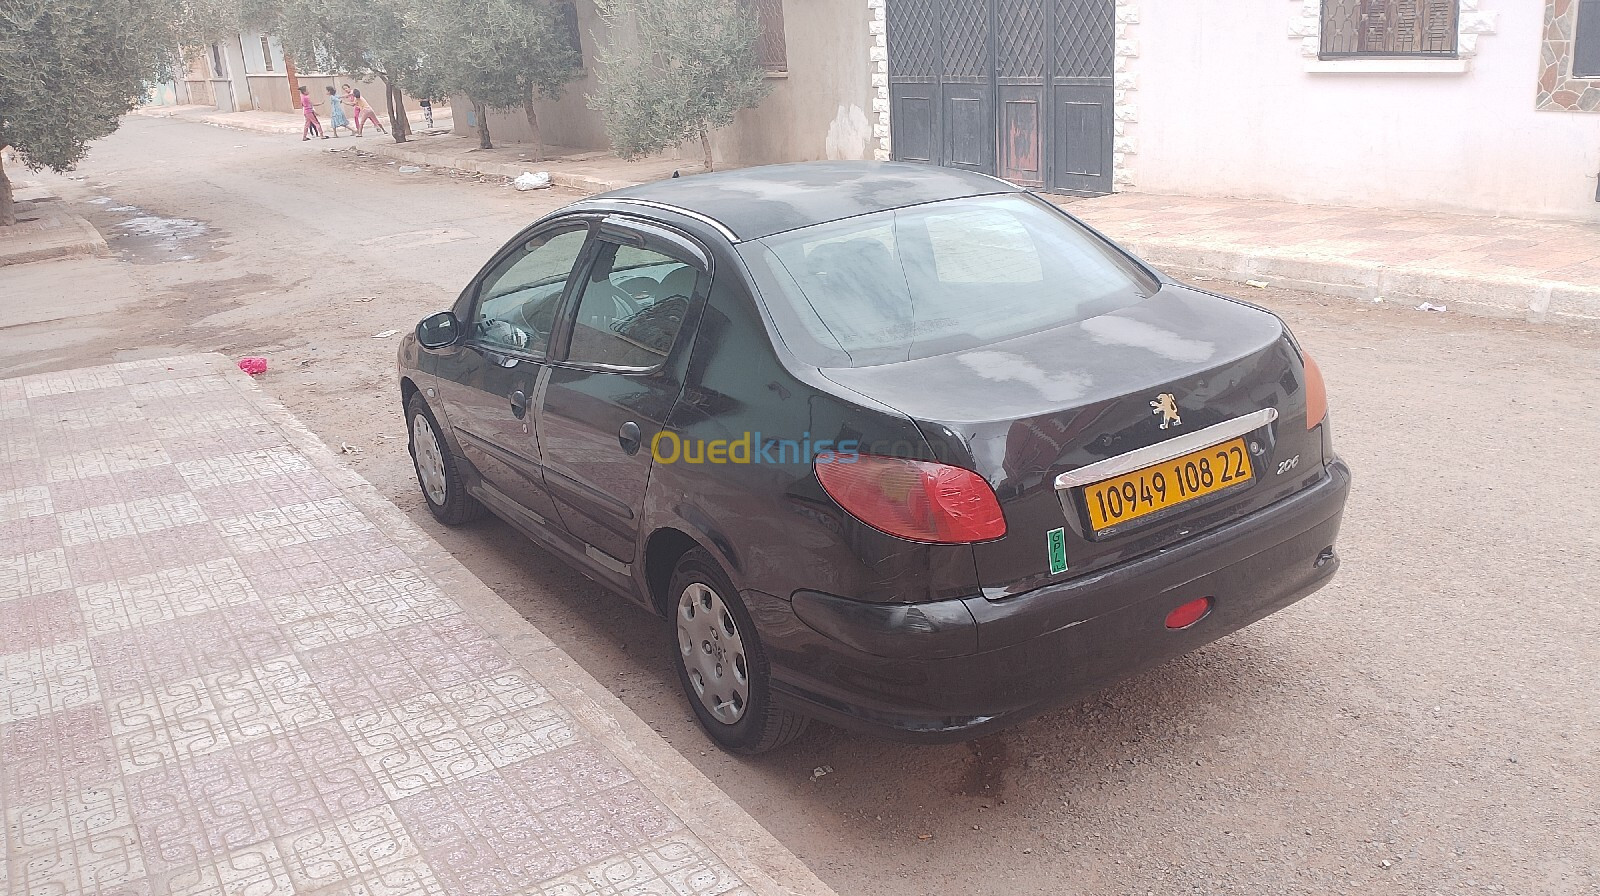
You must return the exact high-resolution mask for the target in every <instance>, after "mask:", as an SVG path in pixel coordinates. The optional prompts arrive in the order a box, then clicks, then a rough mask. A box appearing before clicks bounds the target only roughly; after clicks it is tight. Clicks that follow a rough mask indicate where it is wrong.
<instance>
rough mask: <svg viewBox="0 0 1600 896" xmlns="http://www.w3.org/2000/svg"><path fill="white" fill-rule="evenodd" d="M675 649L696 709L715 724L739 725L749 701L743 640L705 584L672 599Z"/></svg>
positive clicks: (714, 593) (698, 584)
mask: <svg viewBox="0 0 1600 896" xmlns="http://www.w3.org/2000/svg"><path fill="white" fill-rule="evenodd" d="M678 650H679V652H680V653H682V654H683V667H684V669H686V670H688V672H689V685H690V686H691V687H693V688H694V693H695V696H697V697H699V698H700V703H701V705H703V706H705V708H706V709H707V710H708V711H710V713H711V715H712V716H713V717H714V718H716V720H717V721H719V722H722V723H724V724H727V725H732V724H733V723H735V722H737V721H739V719H740V718H742V717H743V716H744V711H745V707H746V706H747V705H748V704H749V701H750V666H749V663H748V660H746V658H745V654H744V638H742V637H740V635H739V627H738V625H736V624H735V623H734V621H733V614H732V613H730V612H728V608H727V607H726V606H724V605H723V603H722V598H720V597H718V596H717V592H715V591H713V590H711V588H710V586H707V585H702V584H700V583H699V582H695V583H693V584H691V585H690V586H689V587H687V588H685V589H683V595H682V596H681V597H679V598H678Z"/></svg>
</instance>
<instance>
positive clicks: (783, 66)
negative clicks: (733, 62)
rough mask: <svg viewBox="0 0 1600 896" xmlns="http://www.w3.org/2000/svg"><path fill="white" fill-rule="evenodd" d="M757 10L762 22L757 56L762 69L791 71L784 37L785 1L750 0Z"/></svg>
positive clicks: (759, 19)
mask: <svg viewBox="0 0 1600 896" xmlns="http://www.w3.org/2000/svg"><path fill="white" fill-rule="evenodd" d="M748 2H749V3H750V5H751V6H752V7H754V8H755V11H756V18H757V20H758V21H760V22H761V37H760V38H759V39H758V40H757V41H756V54H757V56H758V57H759V58H760V61H761V67H762V68H764V69H766V70H767V71H769V72H786V71H788V70H789V50H788V44H787V42H786V41H785V40H784V37H783V0H748Z"/></svg>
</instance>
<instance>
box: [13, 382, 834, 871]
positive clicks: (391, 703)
mask: <svg viewBox="0 0 1600 896" xmlns="http://www.w3.org/2000/svg"><path fill="white" fill-rule="evenodd" d="M0 759H3V762H0V812H3V815H4V820H5V847H4V849H5V852H4V855H5V859H6V861H5V862H4V863H3V866H0V889H4V890H5V891H6V892H9V893H18V894H29V896H44V894H58V893H59V894H79V893H82V894H152V893H171V894H191V893H195V894H198V893H250V894H253V896H267V894H288V893H317V894H357V893H360V894H440V896H443V894H463V896H468V894H470V896H490V894H497V893H527V894H549V896H557V894H560V896H568V894H571V896H620V894H623V893H650V894H658V893H659V894H668V893H671V894H723V893H795V894H802V893H803V894H818V896H824V894H827V893H828V892H829V891H828V890H827V889H826V888H825V887H824V886H823V885H822V884H821V883H820V882H818V881H817V880H816V878H815V877H814V876H812V875H811V874H810V872H809V871H807V870H806V869H805V868H804V866H803V865H801V864H800V863H799V862H798V861H797V860H796V859H795V858H794V857H793V856H792V855H790V854H789V853H788V852H787V851H786V850H785V849H784V848H783V847H781V846H780V845H778V844H777V843H776V842H775V841H774V840H772V838H771V837H770V835H768V834H767V833H766V832H765V831H763V830H762V829H761V828H759V827H758V826H757V825H756V824H755V823H754V822H753V821H751V820H750V819H749V817H748V816H746V815H744V813H743V812H742V811H740V810H739V809H738V808H737V807H735V806H733V805H732V803H731V802H729V801H728V799H727V797H726V796H725V795H723V794H722V793H721V792H720V791H718V790H717V789H716V788H715V786H714V785H712V784H711V783H710V782H709V781H707V780H706V779H705V778H703V777H702V776H700V775H699V774H698V772H696V771H695V770H694V769H693V767H692V766H690V765H689V764H688V763H687V762H686V761H684V760H683V759H682V757H680V756H678V755H677V754H676V753H675V752H673V751H672V750H671V749H670V748H669V747H667V746H666V745H665V743H664V742H662V741H661V740H660V739H659V738H658V737H657V736H656V735H655V734H654V733H653V732H651V731H650V730H649V728H648V727H647V726H645V725H644V723H643V722H641V721H640V720H638V719H637V718H636V717H633V716H632V715H631V714H629V713H628V712H627V710H626V709H625V708H624V707H622V705H621V704H620V703H619V702H617V701H616V700H615V699H614V698H612V697H611V696H610V695H609V694H607V693H606V692H605V691H604V689H603V688H601V686H600V685H598V684H597V683H595V682H594V681H593V680H592V679H591V678H589V677H588V676H587V675H586V674H585V673H583V672H582V670H581V669H578V668H577V667H576V666H575V665H574V664H573V663H572V661H571V660H570V659H569V658H568V657H566V656H565V655H564V654H562V653H561V651H559V650H558V649H557V648H556V647H555V646H554V645H552V644H551V643H550V642H549V641H548V640H546V639H545V638H544V637H543V636H542V635H541V634H540V633H539V632H538V631H537V630H535V629H534V628H532V627H531V626H530V625H528V624H527V623H526V622H525V621H523V620H522V619H521V618H520V617H519V616H517V615H516V614H515V613H514V612H513V611H511V610H510V609H509V608H508V607H506V606H505V604H503V603H502V602H500V601H499V600H498V598H496V597H495V596H494V595H493V594H492V593H491V592H489V591H488V590H487V589H486V588H485V587H484V586H483V585H482V584H481V583H479V582H477V580H476V579H474V578H473V577H472V576H471V575H470V574H469V573H467V572H466V571H465V570H464V569H462V568H461V567H460V566H459V565H458V564H456V563H455V561H454V560H453V559H451V558H450V557H449V556H448V555H447V554H446V553H445V552H444V551H443V550H442V549H441V548H439V546H438V545H437V544H436V543H434V542H432V541H431V540H430V539H428V538H427V537H426V536H424V535H423V534H422V533H421V532H420V531H419V530H417V529H416V528H415V527H414V526H413V525H411V523H410V521H409V520H408V519H407V518H406V517H405V516H404V515H403V514H401V513H400V512H399V511H398V510H396V509H395V508H394V507H393V506H392V505H390V504H388V503H387V502H385V501H383V500H382V498H381V497H379V496H378V495H377V493H376V492H374V491H373V490H372V489H371V488H370V486H368V485H366V483H365V481H364V480H362V479H360V477H358V476H356V475H355V474H354V473H352V472H350V471H349V470H348V469H346V468H344V467H342V466H341V465H340V464H339V463H338V461H337V459H336V458H335V457H334V456H333V455H332V454H331V453H330V452H328V450H327V449H326V448H325V447H323V446H322V445H321V444H320V443H319V442H317V441H316V439H315V438H314V437H313V436H311V435H310V434H309V433H308V432H306V431H305V430H304V429H303V428H302V427H301V426H300V425H299V424H298V423H297V422H296V421H295V420H294V419H293V418H292V417H290V416H289V415H288V414H287V412H285V411H284V410H283V409H282V408H281V407H278V406H277V405H275V404H274V403H272V402H271V401H270V400H268V399H267V398H266V397H265V396H264V394H263V393H262V392H261V391H260V390H259V389H258V388H257V387H256V386H255V385H254V384H253V383H251V382H250V381H249V380H248V379H247V378H246V377H244V376H243V375H242V374H240V373H239V372H238V371H237V370H234V369H231V366H230V365H229V363H228V362H227V361H226V360H225V359H222V358H220V357H218V356H193V357H186V358H179V359H167V360H158V361H141V362H134V363H128V364H118V365H115V366H108V367H98V368H90V369H83V370H74V371H68V372H65V373H56V374H47V375H39V376H31V377H24V378H20V379H10V380H0Z"/></svg>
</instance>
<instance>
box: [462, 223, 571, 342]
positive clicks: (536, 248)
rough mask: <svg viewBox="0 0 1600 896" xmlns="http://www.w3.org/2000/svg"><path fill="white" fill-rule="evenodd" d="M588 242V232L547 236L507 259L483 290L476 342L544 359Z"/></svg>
mask: <svg viewBox="0 0 1600 896" xmlns="http://www.w3.org/2000/svg"><path fill="white" fill-rule="evenodd" d="M588 237H589V231H588V229H587V228H585V227H582V226H578V227H574V228H572V229H566V230H558V231H554V232H547V233H542V234H540V235H538V236H536V237H534V238H532V239H530V240H528V241H527V242H526V243H524V244H523V245H522V246H520V247H519V248H518V249H517V250H516V251H514V252H512V253H511V254H510V255H507V256H506V257H505V258H503V259H501V261H500V263H499V264H498V265H496V266H495V268H494V270H492V271H490V272H489V273H488V275H487V276H485V277H484V278H483V283H482V286H480V287H479V289H478V303H477V306H476V307H475V308H474V309H473V312H472V327H471V330H470V331H469V332H470V333H471V336H472V339H474V340H475V341H477V342H478V343H480V344H482V345H485V346H488V347H490V348H499V349H505V350H508V351H515V352H521V353H526V354H532V355H539V356H542V355H543V354H544V353H545V351H546V349H547V347H548V346H549V343H550V331H551V330H552V329H554V328H555V322H556V316H557V314H558V313H559V312H560V310H561V295H562V293H563V292H564V291H565V290H566V285H567V280H568V279H569V278H570V277H571V276H572V269H573V266H574V265H576V264H577V262H578V255H579V253H581V252H582V251H583V244H584V242H585V241H586V240H587V239H588Z"/></svg>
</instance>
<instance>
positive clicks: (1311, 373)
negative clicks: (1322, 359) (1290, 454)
mask: <svg viewBox="0 0 1600 896" xmlns="http://www.w3.org/2000/svg"><path fill="white" fill-rule="evenodd" d="M1300 360H1301V361H1302V362H1304V364H1305V368H1306V429H1316V428H1317V424H1319V423H1321V422H1322V419H1323V418H1324V417H1326V416H1328V387H1327V385H1326V384H1324V383H1323V382H1322V368H1320V367H1318V366H1317V362H1316V361H1315V360H1313V359H1312V357H1311V355H1309V354H1307V353H1306V351H1305V350H1304V349H1301V350H1300Z"/></svg>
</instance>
